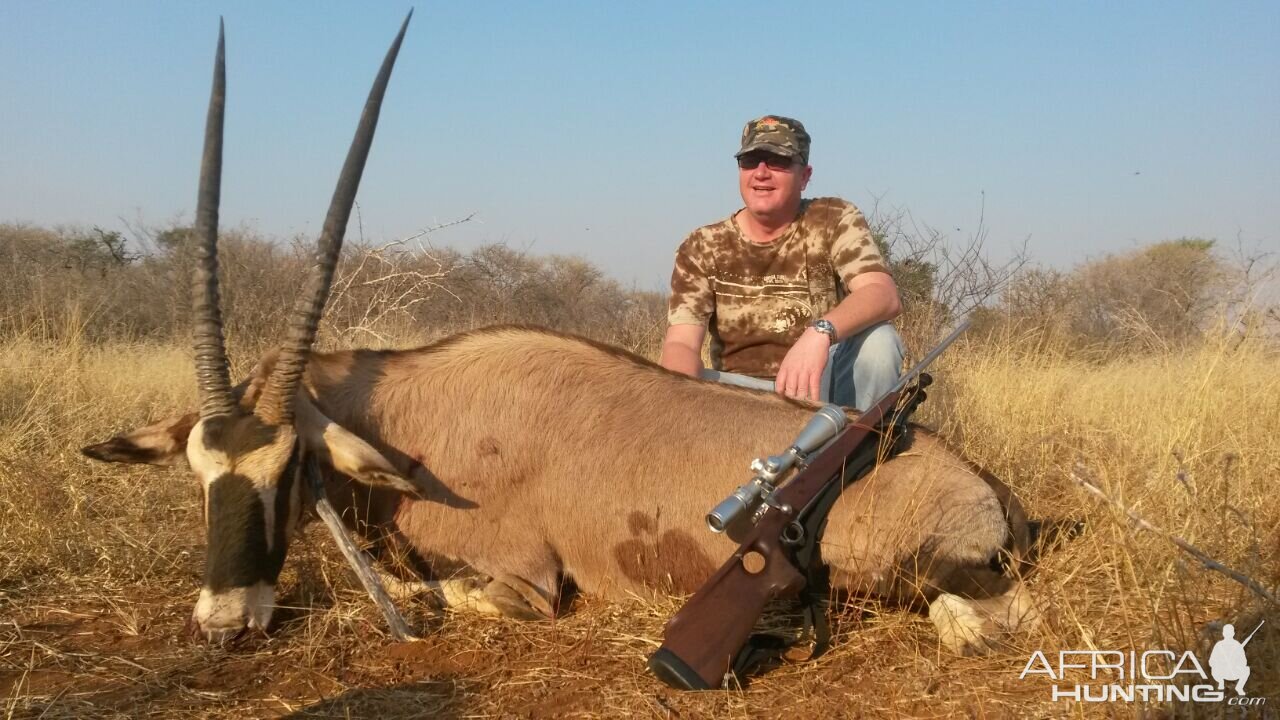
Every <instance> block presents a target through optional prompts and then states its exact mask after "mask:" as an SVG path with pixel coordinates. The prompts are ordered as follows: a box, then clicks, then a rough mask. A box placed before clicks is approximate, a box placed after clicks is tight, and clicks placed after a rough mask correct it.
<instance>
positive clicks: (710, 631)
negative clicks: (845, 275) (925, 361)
mask: <svg viewBox="0 0 1280 720" xmlns="http://www.w3.org/2000/svg"><path fill="white" fill-rule="evenodd" d="M899 395H900V393H899V392H896V391H895V392H891V393H889V394H888V395H886V396H884V397H883V398H881V399H880V402H879V403H877V404H876V405H875V406H874V407H872V408H871V409H870V410H868V411H867V412H865V413H863V414H862V415H861V416H859V417H858V419H857V420H855V421H854V422H852V423H850V424H849V425H847V426H846V427H845V428H844V430H842V431H840V433H839V434H838V435H836V437H835V438H834V439H833V440H831V441H830V443H828V444H827V446H826V447H825V448H823V449H822V450H821V451H819V452H818V453H817V454H816V457H814V458H813V459H812V461H811V462H809V463H808V465H807V466H805V467H803V468H801V469H800V470H799V471H798V472H797V473H796V475H795V476H794V477H793V478H792V479H791V480H790V481H789V482H786V483H783V484H782V485H781V486H780V487H779V488H778V490H777V492H776V493H775V497H776V499H777V503H776V505H774V506H771V507H769V509H768V511H767V512H765V513H764V515H763V516H762V517H761V518H760V521H759V523H758V524H757V525H756V526H755V527H754V528H753V529H752V530H751V531H750V533H749V534H748V535H747V537H746V540H744V541H743V543H742V544H741V545H740V546H739V547H738V550H737V551H736V552H734V554H733V556H732V557H730V558H729V560H728V562H726V563H725V564H724V565H722V566H721V567H720V569H719V570H717V571H716V573H715V574H714V575H712V576H711V578H710V579H709V580H707V582H706V583H704V584H703V586H702V587H701V588H699V589H698V591H697V592H696V593H694V594H693V596H692V597H690V598H689V601H688V602H686V603H685V605H684V607H682V608H680V611H679V612H677V613H676V614H675V616H673V617H672V618H671V620H670V621H668V622H667V625H666V628H665V629H664V631H663V642H662V646H661V647H659V648H658V650H657V651H656V652H655V653H654V654H653V655H652V656H650V657H649V669H650V670H652V671H653V673H654V674H655V675H657V676H658V678H659V679H661V680H662V681H663V682H664V683H666V684H667V685H670V686H671V687H674V688H677V689H681V690H711V689H714V688H719V687H721V686H722V685H723V683H724V682H725V679H726V677H727V675H728V673H729V672H730V671H731V669H732V668H733V666H734V663H735V661H736V659H737V657H738V654H739V653H740V652H741V651H742V648H743V646H745V645H746V644H747V641H748V640H749V638H750V637H751V630H752V628H754V627H755V624H756V621H757V620H758V619H759V618H760V615H761V613H763V612H764V607H765V605H766V604H767V603H768V602H769V601H771V600H774V599H777V598H782V597H788V596H792V595H795V594H797V593H799V592H800V591H801V590H802V589H804V586H805V582H806V575H805V571H806V570H807V568H801V567H797V565H796V561H795V559H794V553H795V547H797V546H800V545H802V544H803V543H805V542H808V541H811V540H812V539H810V538H805V537H797V536H796V534H797V532H800V533H803V530H802V529H801V528H802V527H803V526H801V525H800V524H799V523H797V522H796V521H797V520H798V519H799V518H800V516H801V515H802V513H803V512H804V510H805V508H807V507H809V505H810V504H811V503H812V502H814V501H815V500H816V499H818V498H819V497H820V496H822V495H823V494H824V493H825V492H827V491H828V490H829V489H831V483H842V482H843V481H844V475H845V470H846V468H845V465H846V461H847V460H848V459H849V456H850V455H852V454H853V453H854V452H856V451H857V450H858V449H859V448H860V447H861V446H862V445H863V443H864V442H878V437H876V436H874V435H873V431H874V430H876V429H877V428H878V427H880V426H881V424H882V421H883V420H884V419H885V418H886V417H887V416H889V415H891V413H893V411H894V409H895V407H896V406H897V404H898V398H899ZM877 435H878V433H877ZM871 460H874V455H873V456H871ZM859 472H860V471H859ZM855 477H856V473H855ZM777 505H782V506H787V507H789V508H790V512H784V511H783V510H782V509H780V508H779V507H777Z"/></svg>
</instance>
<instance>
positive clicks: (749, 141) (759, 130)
mask: <svg viewBox="0 0 1280 720" xmlns="http://www.w3.org/2000/svg"><path fill="white" fill-rule="evenodd" d="M752 150H768V151H769V152H773V153H777V154H779V155H783V156H785V157H798V158H800V161H801V162H803V163H804V164H806V165H808V164H809V133H807V132H805V129H804V125H801V124H800V121H799V120H793V119H791V118H787V117H782V116H781V115H765V116H764V117H762V118H757V119H755V120H752V121H751V122H749V123H747V126H746V127H744V128H742V149H741V150H739V151H738V152H737V154H735V155H734V157H742V156H743V155H745V154H747V153H749V152H751V151H752Z"/></svg>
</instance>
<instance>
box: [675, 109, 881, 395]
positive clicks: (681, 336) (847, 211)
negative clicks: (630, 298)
mask: <svg viewBox="0 0 1280 720" xmlns="http://www.w3.org/2000/svg"><path fill="white" fill-rule="evenodd" d="M736 157H737V158H738V190H739V191H740V192H741V194H742V202H743V204H744V207H743V208H742V209H741V210H738V211H737V212H736V213H734V214H733V215H731V216H730V217H729V218H727V219H725V220H722V221H720V222H717V223H714V224H711V225H707V226H705V227H701V228H699V229H697V230H695V231H693V233H691V234H690V235H689V237H688V238H686V239H685V241H684V242H683V243H682V244H681V245H680V249H679V251H677V253H676V262H675V269H674V271H673V272H672V274H671V301H670V308H669V312H668V327H667V333H666V337H665V339H664V340H663V345H662V359H661V363H662V366H663V367H665V368H667V369H669V370H674V371H676V372H681V373H685V374H687V375H692V376H695V377H698V376H701V377H705V378H710V379H714V380H719V381H721V382H726V383H730V384H735V385H746V386H749V387H758V388H765V389H770V390H776V391H777V392H779V393H781V394H784V395H786V396H788V397H793V398H799V399H809V400H819V401H824V402H835V403H838V404H840V405H845V406H851V407H857V408H859V409H863V410H865V409H866V408H867V407H868V406H869V405H870V404H871V403H872V402H873V401H874V400H875V399H876V398H878V397H880V395H882V394H884V393H885V392H887V391H888V390H889V389H890V388H892V387H893V385H894V384H895V383H896V382H897V380H898V376H899V373H900V372H901V366H902V356H903V350H902V341H901V340H900V339H899V337H898V334H897V332H896V331H895V330H894V329H893V326H892V325H890V324H889V321H891V320H893V319H894V318H895V317H897V316H898V314H899V313H900V312H901V311H902V303H901V300H900V298H899V297H898V288H897V285H895V284H894V282H893V278H892V277H890V275H889V273H888V268H887V267H886V266H885V262H884V259H883V258H882V257H881V255H880V252H879V250H878V249H877V247H876V244H875V241H874V240H872V238H871V231H870V229H869V228H868V227H867V221H866V219H865V218H863V216H862V213H861V212H859V210H858V208H856V207H854V206H853V204H851V203H848V202H846V201H844V200H841V199H839V198H817V199H812V200H804V199H801V196H800V194H801V193H802V192H803V191H804V189H805V186H807V185H808V183H809V178H810V177H811V176H812V175H813V168H812V167H810V166H809V134H808V133H807V132H806V131H805V129H804V126H803V125H801V124H800V123H799V122H798V121H796V120H792V119H791V118H785V117H780V116H777V115H766V116H765V117H762V118H759V119H757V120H752V121H751V122H749V123H747V126H746V128H745V129H744V130H743V132H742V147H741V149H740V150H739V151H738V153H737V156H736ZM708 328H710V331H711V339H712V344H711V358H712V365H713V367H712V368H711V369H704V368H703V367H702V361H701V351H702V341H703V338H704V337H705V336H706V332H707V329H708Z"/></svg>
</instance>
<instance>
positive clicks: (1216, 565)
mask: <svg viewBox="0 0 1280 720" xmlns="http://www.w3.org/2000/svg"><path fill="white" fill-rule="evenodd" d="M1087 473H1088V470H1087V469H1086V468H1085V466H1084V465H1083V464H1082V463H1076V466H1075V468H1074V469H1072V471H1071V479H1072V480H1075V481H1076V482H1077V483H1079V485H1080V486H1081V487H1083V488H1084V489H1085V490H1088V491H1089V493H1091V494H1092V495H1094V496H1095V497H1098V498H1100V499H1101V500H1102V501H1103V502H1106V503H1107V504H1109V505H1111V506H1112V507H1114V508H1116V509H1117V510H1120V511H1121V512H1123V513H1124V514H1125V515H1126V516H1127V517H1128V518H1129V522H1131V523H1133V525H1134V526H1135V527H1137V528H1138V529H1140V530H1147V531H1149V532H1153V533H1155V534H1157V535H1162V536H1164V537H1165V538H1167V539H1168V540H1169V541H1170V542H1172V543H1173V544H1174V545H1177V546H1178V547H1179V548H1180V549H1181V550H1182V551H1183V552H1185V553H1187V554H1188V555H1190V556H1192V557H1194V558H1195V559H1196V560H1199V561H1200V564H1201V565H1204V566H1205V568H1207V569H1209V570H1213V571H1214V572H1217V573H1221V574H1222V575H1225V576H1227V577H1229V578H1231V579H1232V580H1235V581H1236V582H1237V583H1240V584H1241V585H1243V586H1244V587H1246V588H1248V589H1249V590H1251V591H1252V592H1253V593H1254V594H1256V595H1257V596H1258V597H1261V598H1263V599H1264V600H1268V601H1270V602H1271V603H1272V604H1274V605H1280V597H1277V596H1276V594H1275V593H1273V592H1271V591H1270V590H1268V589H1266V588H1265V587H1263V585H1262V583H1259V582H1258V581H1257V580H1254V579H1253V578H1251V577H1249V576H1248V575H1245V574H1244V573H1242V572H1240V571H1239V570H1235V569H1233V568H1229V567H1227V566H1226V565H1223V564H1222V563H1220V562H1218V561H1217V560H1215V559H1213V558H1212V557H1210V556H1209V555H1208V553H1206V552H1204V551H1203V550H1201V549H1200V548H1198V547H1196V546H1195V545H1192V544H1191V543H1189V542H1187V541H1186V540H1183V539H1182V538H1180V537H1178V536H1177V535H1174V534H1173V533H1170V532H1168V531H1166V530H1162V529H1161V528H1158V527H1156V526H1155V525H1152V524H1151V523H1149V522H1147V521H1146V520H1145V519H1143V518H1142V516H1140V515H1138V514H1137V513H1135V512H1134V511H1132V510H1130V509H1129V508H1127V507H1125V506H1123V505H1121V504H1120V503H1119V502H1116V501H1115V500H1113V499H1111V496H1110V495H1107V494H1106V493H1105V492H1103V491H1102V489H1101V488H1099V487H1098V486H1097V485H1095V484H1093V483H1091V482H1089V481H1088V480H1087V479H1085V477H1084V476H1085V475H1086V474H1087Z"/></svg>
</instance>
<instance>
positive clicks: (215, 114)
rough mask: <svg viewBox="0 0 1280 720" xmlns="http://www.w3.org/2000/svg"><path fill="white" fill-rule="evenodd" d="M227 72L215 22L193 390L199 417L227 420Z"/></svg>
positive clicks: (199, 220)
mask: <svg viewBox="0 0 1280 720" xmlns="http://www.w3.org/2000/svg"><path fill="white" fill-rule="evenodd" d="M226 99H227V69H226V62H225V59H224V46H223V29H222V20H221V19H219V20H218V54H217V57H216V58H215V59H214V64H213V91H212V92H211V93H210V95H209V115H208V119H207V120H206V121H205V127H204V157H203V158H202V160H201V162H200V195H199V198H198V199H197V201H196V236H197V239H198V241H199V245H198V250H197V259H196V260H197V261H196V270H195V278H194V280H193V282H192V287H191V290H192V292H191V308H192V318H193V320H194V321H195V330H194V343H195V352H196V384H197V386H198V387H199V389H200V417H211V416H214V415H229V414H231V412H232V411H233V410H234V409H235V401H234V400H233V399H232V397H231V377H230V371H229V369H228V366H227V351H226V345H225V344H224V342H223V339H222V310H221V309H220V308H221V304H220V301H219V298H218V198H219V194H220V192H221V186H222V118H223V115H224V111H225V109H226Z"/></svg>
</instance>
